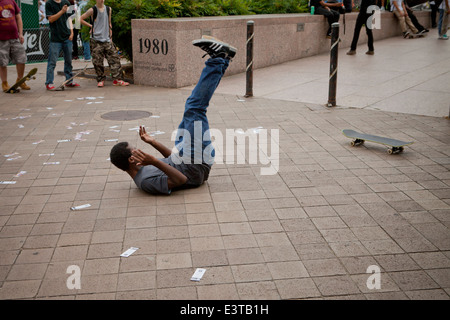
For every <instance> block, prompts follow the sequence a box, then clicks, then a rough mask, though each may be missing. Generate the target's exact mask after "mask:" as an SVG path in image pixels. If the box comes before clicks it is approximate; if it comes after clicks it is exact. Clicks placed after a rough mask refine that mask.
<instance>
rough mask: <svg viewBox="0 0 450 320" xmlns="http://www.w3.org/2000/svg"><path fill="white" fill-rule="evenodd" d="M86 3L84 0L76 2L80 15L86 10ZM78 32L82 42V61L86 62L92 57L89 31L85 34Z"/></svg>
mask: <svg viewBox="0 0 450 320" xmlns="http://www.w3.org/2000/svg"><path fill="white" fill-rule="evenodd" d="M86 5H87V1H86V0H81V1H79V2H78V10H79V12H80V15H82V14H83V13H84V12H85V11H86V10H85V7H86ZM80 20H81V17H80ZM80 30H81V29H80ZM79 34H80V38H81V42H82V43H83V57H84V61H86V62H88V61H91V59H92V57H91V46H90V44H89V32H88V34H86V35H85V34H84V33H83V32H80V33H79Z"/></svg>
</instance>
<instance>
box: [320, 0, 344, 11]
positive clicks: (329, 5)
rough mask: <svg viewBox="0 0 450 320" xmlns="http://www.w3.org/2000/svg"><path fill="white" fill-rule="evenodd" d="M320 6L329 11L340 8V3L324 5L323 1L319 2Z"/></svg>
mask: <svg viewBox="0 0 450 320" xmlns="http://www.w3.org/2000/svg"><path fill="white" fill-rule="evenodd" d="M320 5H321V6H322V7H324V8H327V9H330V7H342V3H340V2H336V3H325V2H324V1H323V0H321V1H320Z"/></svg>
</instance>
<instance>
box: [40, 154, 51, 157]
mask: <svg viewBox="0 0 450 320" xmlns="http://www.w3.org/2000/svg"><path fill="white" fill-rule="evenodd" d="M54 155H55V154H54V153H40V154H39V157H48V156H54Z"/></svg>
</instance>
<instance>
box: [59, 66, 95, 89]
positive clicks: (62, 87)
mask: <svg viewBox="0 0 450 320" xmlns="http://www.w3.org/2000/svg"><path fill="white" fill-rule="evenodd" d="M87 66H88V65H86V66H85V67H84V68H83V69H82V70H80V71H78V72H77V73H75V74H74V75H73V76H72V77H70V78H69V79H67V80H65V81H64V82H63V83H61V84H60V85H59V86H57V87H56V88H55V91H64V89H65V87H64V86H65V85H66V84H68V83H69V82H70V81H72V80H73V79H75V78H76V77H78V76H79V75H80V74H82V73H84V72H85V71H86V69H87Z"/></svg>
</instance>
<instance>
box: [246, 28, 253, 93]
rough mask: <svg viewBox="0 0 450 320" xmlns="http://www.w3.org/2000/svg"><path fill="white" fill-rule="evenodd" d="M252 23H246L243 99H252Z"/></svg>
mask: <svg viewBox="0 0 450 320" xmlns="http://www.w3.org/2000/svg"><path fill="white" fill-rule="evenodd" d="M254 25H255V23H254V22H253V21H247V68H246V80H247V81H246V89H245V97H253V37H254V35H255V33H254Z"/></svg>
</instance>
